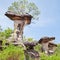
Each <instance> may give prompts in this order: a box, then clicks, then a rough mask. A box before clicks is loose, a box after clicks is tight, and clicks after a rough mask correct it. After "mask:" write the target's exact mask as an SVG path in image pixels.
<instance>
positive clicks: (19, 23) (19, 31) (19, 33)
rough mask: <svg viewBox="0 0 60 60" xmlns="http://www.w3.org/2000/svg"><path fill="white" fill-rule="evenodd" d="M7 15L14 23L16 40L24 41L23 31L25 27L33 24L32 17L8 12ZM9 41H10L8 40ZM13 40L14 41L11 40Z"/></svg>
mask: <svg viewBox="0 0 60 60" xmlns="http://www.w3.org/2000/svg"><path fill="white" fill-rule="evenodd" d="M5 15H6V16H7V17H8V18H9V19H11V20H13V21H14V33H13V34H14V37H13V38H14V40H17V41H22V40H23V29H24V26H25V25H29V24H30V23H31V19H32V16H31V15H29V14H25V15H24V14H23V15H19V14H16V13H14V12H11V11H7V12H6V13H5ZM8 40H9V39H8ZM11 40H12V39H11Z"/></svg>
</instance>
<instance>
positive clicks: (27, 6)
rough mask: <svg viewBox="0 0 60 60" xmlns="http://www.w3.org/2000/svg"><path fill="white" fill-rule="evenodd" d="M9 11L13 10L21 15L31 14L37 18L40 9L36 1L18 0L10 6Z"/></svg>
mask: <svg viewBox="0 0 60 60" xmlns="http://www.w3.org/2000/svg"><path fill="white" fill-rule="evenodd" d="M8 11H12V12H14V13H16V14H19V15H24V14H27V13H28V14H30V15H32V16H33V18H34V19H37V18H38V16H39V14H40V11H39V9H38V7H37V6H36V5H35V3H32V2H28V0H18V1H15V2H13V3H12V5H11V6H10V7H8Z"/></svg>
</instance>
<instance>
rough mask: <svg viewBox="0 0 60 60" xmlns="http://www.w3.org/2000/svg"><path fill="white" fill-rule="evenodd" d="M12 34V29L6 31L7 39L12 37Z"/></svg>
mask: <svg viewBox="0 0 60 60" xmlns="http://www.w3.org/2000/svg"><path fill="white" fill-rule="evenodd" d="M11 33H12V30H11V29H10V28H8V29H6V30H4V35H5V38H8V37H10V36H11Z"/></svg>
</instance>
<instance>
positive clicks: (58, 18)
mask: <svg viewBox="0 0 60 60" xmlns="http://www.w3.org/2000/svg"><path fill="white" fill-rule="evenodd" d="M14 1H15V0H0V25H1V26H2V29H6V28H8V27H10V28H12V29H13V28H14V27H13V23H14V22H13V21H11V20H10V19H9V18H7V17H6V16H5V15H4V14H5V12H6V11H7V9H8V7H9V6H10V5H11V3H12V2H14ZM29 1H32V2H34V3H35V4H36V5H37V6H38V8H39V10H40V16H39V20H36V21H34V24H33V23H32V24H30V25H28V26H25V28H24V36H26V37H32V38H34V39H35V40H39V39H40V38H41V37H44V36H49V37H51V36H55V37H56V39H55V43H60V0H29Z"/></svg>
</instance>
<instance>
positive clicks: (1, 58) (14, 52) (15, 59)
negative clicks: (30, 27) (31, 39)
mask: <svg viewBox="0 0 60 60" xmlns="http://www.w3.org/2000/svg"><path fill="white" fill-rule="evenodd" d="M0 60H24V51H23V48H22V47H21V46H20V47H15V46H12V45H11V46H9V47H7V48H6V49H4V50H3V51H2V52H0Z"/></svg>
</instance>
